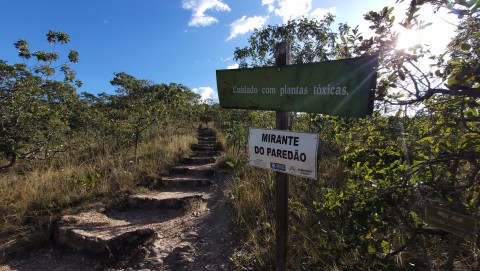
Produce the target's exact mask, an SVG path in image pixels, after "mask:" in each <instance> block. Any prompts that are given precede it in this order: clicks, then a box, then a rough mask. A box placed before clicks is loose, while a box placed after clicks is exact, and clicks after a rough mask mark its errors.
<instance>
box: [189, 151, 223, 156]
mask: <svg viewBox="0 0 480 271" xmlns="http://www.w3.org/2000/svg"><path fill="white" fill-rule="evenodd" d="M219 154H220V152H219V151H196V152H195V154H194V157H215V156H218V155H219Z"/></svg>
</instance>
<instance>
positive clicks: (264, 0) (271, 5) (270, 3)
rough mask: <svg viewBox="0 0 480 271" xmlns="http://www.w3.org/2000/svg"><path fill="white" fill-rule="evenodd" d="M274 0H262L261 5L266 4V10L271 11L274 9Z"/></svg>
mask: <svg viewBox="0 0 480 271" xmlns="http://www.w3.org/2000/svg"><path fill="white" fill-rule="evenodd" d="M274 3H275V0H262V6H264V5H267V6H268V12H273V11H274V10H275V5H274Z"/></svg>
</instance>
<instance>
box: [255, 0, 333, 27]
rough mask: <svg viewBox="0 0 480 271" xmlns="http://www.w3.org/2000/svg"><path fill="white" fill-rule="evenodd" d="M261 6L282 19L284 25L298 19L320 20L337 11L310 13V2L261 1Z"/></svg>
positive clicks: (303, 0) (288, 0) (293, 0)
mask: <svg viewBox="0 0 480 271" xmlns="http://www.w3.org/2000/svg"><path fill="white" fill-rule="evenodd" d="M262 5H266V6H268V12H270V13H275V15H277V16H280V17H282V19H283V22H284V23H286V22H288V21H289V20H295V19H297V18H300V17H308V18H314V19H322V18H323V16H325V15H326V14H327V13H336V11H337V8H336V7H331V8H328V9H322V8H317V9H315V10H313V11H312V0H262Z"/></svg>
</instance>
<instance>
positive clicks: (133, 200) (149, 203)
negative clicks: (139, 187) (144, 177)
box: [128, 191, 208, 211]
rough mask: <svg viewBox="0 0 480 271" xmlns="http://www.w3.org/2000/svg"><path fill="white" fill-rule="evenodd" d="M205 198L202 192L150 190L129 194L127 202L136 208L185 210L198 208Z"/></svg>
mask: <svg viewBox="0 0 480 271" xmlns="http://www.w3.org/2000/svg"><path fill="white" fill-rule="evenodd" d="M207 198H208V196H207V195H206V194H204V193H196V192H156V191H151V192H147V193H144V194H136V195H132V196H130V197H129V198H128V204H129V205H130V207H132V208H138V209H156V210H180V209H183V210H186V211H187V210H192V209H197V208H200V206H201V205H202V204H203V203H204V201H205V200H207Z"/></svg>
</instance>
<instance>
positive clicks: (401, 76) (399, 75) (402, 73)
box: [398, 70, 405, 81]
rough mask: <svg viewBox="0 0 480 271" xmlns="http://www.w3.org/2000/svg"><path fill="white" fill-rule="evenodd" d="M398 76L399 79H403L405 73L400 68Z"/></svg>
mask: <svg viewBox="0 0 480 271" xmlns="http://www.w3.org/2000/svg"><path fill="white" fill-rule="evenodd" d="M398 77H400V80H402V81H405V73H404V72H403V71H402V70H398Z"/></svg>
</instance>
